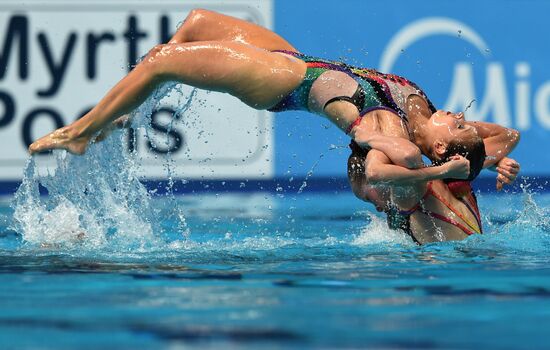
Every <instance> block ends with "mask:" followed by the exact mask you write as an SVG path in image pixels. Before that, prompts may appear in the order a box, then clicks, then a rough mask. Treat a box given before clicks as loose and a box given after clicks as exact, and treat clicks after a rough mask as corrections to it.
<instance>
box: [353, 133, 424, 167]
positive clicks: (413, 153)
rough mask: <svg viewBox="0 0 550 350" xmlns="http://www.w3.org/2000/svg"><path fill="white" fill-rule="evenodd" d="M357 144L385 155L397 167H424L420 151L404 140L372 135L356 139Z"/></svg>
mask: <svg viewBox="0 0 550 350" xmlns="http://www.w3.org/2000/svg"><path fill="white" fill-rule="evenodd" d="M358 140H359V141H358ZM355 142H357V143H358V144H359V146H362V147H365V145H367V146H368V147H370V148H372V149H373V150H377V151H380V152H382V153H384V154H385V155H386V156H387V157H388V158H389V159H390V161H391V162H392V163H393V164H395V166H399V167H404V168H408V169H418V168H422V167H423V166H424V163H423V162H422V153H421V152H420V149H419V148H418V147H417V146H416V145H415V144H414V143H412V142H410V141H409V140H406V139H404V138H401V137H392V136H384V135H382V134H371V135H368V136H367V137H365V138H355Z"/></svg>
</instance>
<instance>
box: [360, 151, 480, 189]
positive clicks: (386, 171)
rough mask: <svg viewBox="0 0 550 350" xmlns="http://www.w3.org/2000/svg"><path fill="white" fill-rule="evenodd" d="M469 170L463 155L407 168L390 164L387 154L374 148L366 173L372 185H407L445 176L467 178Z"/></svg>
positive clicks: (369, 157) (370, 154) (370, 153)
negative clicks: (431, 164) (442, 162)
mask: <svg viewBox="0 0 550 350" xmlns="http://www.w3.org/2000/svg"><path fill="white" fill-rule="evenodd" d="M469 170H470V168H469V162H468V161H467V160H466V159H464V158H463V157H458V158H457V160H452V161H449V162H447V163H444V164H442V165H438V166H433V167H426V168H421V169H407V168H404V167H402V166H398V165H395V164H390V160H389V158H388V157H387V156H386V155H385V154H383V153H382V152H380V151H377V150H372V151H370V152H369V154H368V155H367V162H366V168H365V175H366V178H367V182H368V183H369V184H371V185H377V184H389V185H393V186H406V185H414V184H419V183H422V182H426V183H427V182H428V181H431V180H438V179H445V178H467V177H468V174H469Z"/></svg>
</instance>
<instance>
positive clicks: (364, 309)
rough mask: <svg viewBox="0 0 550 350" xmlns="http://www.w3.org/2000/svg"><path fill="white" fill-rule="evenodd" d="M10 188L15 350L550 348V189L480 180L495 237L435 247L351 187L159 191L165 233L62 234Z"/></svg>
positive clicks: (3, 230)
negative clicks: (29, 221) (18, 207)
mask: <svg viewBox="0 0 550 350" xmlns="http://www.w3.org/2000/svg"><path fill="white" fill-rule="evenodd" d="M11 201H12V198H5V199H4V200H3V201H2V202H1V203H2V204H0V285H1V286H2V288H0V310H1V313H0V347H1V348H3V349H8V348H14V349H15V348H17V349H22V348H33V349H35V348H40V349H69V348H76V347H78V348H82V349H88V348H90V349H91V348H116V349H151V348H176V349H177V348H185V349H187V348H198V349H208V348H223V349H225V348H250V349H262V348H269V349H272V348H296V349H307V348H377V349H400V348H420V349H479V348H487V347H490V348H499V349H520V348H534V349H540V348H545V347H548V341H547V334H548V330H549V329H550V307H549V306H550V264H549V262H550V222H549V220H550V219H549V216H548V212H549V210H548V209H546V208H549V205H550V195H545V194H530V193H527V192H526V193H517V194H481V195H480V196H479V202H480V207H481V209H482V212H483V216H484V226H485V230H486V233H485V234H484V235H482V236H481V235H479V236H475V237H474V236H472V237H470V238H469V239H467V240H465V241H462V242H450V243H438V244H430V245H426V246H421V247H419V246H416V245H415V244H414V243H413V242H412V241H411V240H410V239H408V238H407V237H405V236H404V235H403V234H401V233H399V232H393V231H389V230H388V229H387V228H385V224H384V221H383V219H382V218H381V217H380V216H378V214H375V213H374V212H373V211H372V209H371V208H370V207H369V206H366V205H364V204H363V203H361V202H359V201H358V200H356V199H355V198H354V197H353V196H352V195H351V194H349V193H327V194H315V193H308V192H307V191H304V193H302V194H299V195H298V194H285V195H282V194H278V195H272V194H264V193H249V194H217V195H215V194H212V195H185V196H180V197H171V196H158V197H156V198H155V199H153V200H152V202H151V203H152V204H151V205H152V207H151V210H152V212H154V213H155V220H157V222H156V226H153V227H154V230H153V232H152V234H151V236H147V235H144V234H143V230H144V229H143V227H141V226H136V227H133V226H132V225H131V224H130V226H129V227H127V228H126V229H127V230H126V231H124V235H123V239H120V237H117V235H119V233H118V232H115V233H113V232H111V233H110V234H109V235H107V236H106V237H105V238H104V239H103V240H98V239H97V237H92V236H88V235H87V233H86V232H76V231H75V230H72V231H71V230H68V231H67V232H68V233H67V232H65V233H63V235H62V236H55V237H56V238H55V240H54V241H55V242H54V243H52V242H48V240H47V239H44V237H46V236H44V235H42V236H39V235H36V236H32V235H30V233H29V232H28V231H27V232H26V233H25V234H23V235H22V234H20V233H16V232H14V229H12V227H14V224H13V217H14V212H13V209H12V208H10V205H9V204H10V202H11ZM174 208H178V211H179V213H180V214H182V215H183V216H184V218H185V220H184V223H183V225H182V221H181V220H179V219H177V217H176V216H174V215H173V213H174ZM66 210H67V212H69V211H70V210H69V209H67V208H66ZM180 219H181V217H180ZM55 221H56V224H57V226H55V228H56V229H57V230H58V232H60V231H63V229H64V228H65V227H68V226H70V225H71V222H70V221H71V219H70V218H68V217H66V216H65V215H64V214H63V212H61V213H58V215H57V216H56V219H55ZM128 222H129V221H128ZM35 224H36V225H40V224H41V222H36V223H35ZM42 224H44V225H51V223H47V222H45V221H42ZM32 229H33V228H27V230H31V231H32ZM34 229H38V228H36V227H35V228H34ZM132 232H134V234H135V237H134V238H132V237H131V236H132ZM25 235H26V236H25ZM24 236H25V237H27V240H24V239H23V237H24ZM40 237H42V241H41V238H40ZM47 237H53V236H51V235H50V236H47ZM136 237H137V238H136Z"/></svg>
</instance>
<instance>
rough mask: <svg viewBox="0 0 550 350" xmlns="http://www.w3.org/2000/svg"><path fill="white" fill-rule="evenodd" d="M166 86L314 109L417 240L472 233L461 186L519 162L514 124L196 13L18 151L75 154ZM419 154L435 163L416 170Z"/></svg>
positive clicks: (474, 226)
mask: <svg viewBox="0 0 550 350" xmlns="http://www.w3.org/2000/svg"><path fill="white" fill-rule="evenodd" d="M167 81H179V82H181V83H184V84H188V85H191V86H194V87H197V88H201V89H206V90H212V91H219V92H225V93H229V94H231V95H233V96H235V97H237V98H239V99H240V100H241V101H242V102H244V103H245V104H247V105H249V106H251V107H253V108H256V109H268V110H271V111H283V110H307V111H310V112H312V113H315V114H318V115H322V116H325V117H326V118H328V119H329V120H330V121H331V122H333V123H334V124H335V125H337V126H338V128H340V129H341V130H342V131H344V132H346V133H347V134H349V135H350V137H351V138H352V142H351V145H350V146H351V149H352V154H351V156H350V158H349V161H348V176H349V179H350V182H351V185H352V189H353V191H354V193H355V194H356V195H357V196H358V197H359V198H361V199H363V200H366V201H369V202H371V203H373V204H374V205H375V206H376V208H377V209H378V210H380V211H384V212H386V213H387V214H388V217H389V218H390V222H391V224H392V225H393V226H394V227H399V228H402V229H404V230H405V231H406V232H407V233H409V234H410V235H411V236H412V237H413V239H415V240H416V241H417V242H419V243H424V242H430V241H438V240H450V239H462V238H464V237H467V236H468V235H470V234H472V233H481V231H482V228H481V221H480V214H479V210H478V208H477V201H476V199H475V196H474V195H473V192H472V190H471V188H470V187H469V181H471V180H473V179H474V178H475V177H476V176H477V175H478V174H479V172H480V171H481V169H482V168H493V169H494V170H495V171H497V173H498V175H497V187H498V188H501V187H502V185H503V184H510V183H512V182H513V181H514V180H515V178H516V177H517V174H518V172H519V169H520V167H519V164H518V163H517V162H516V161H515V160H513V159H511V158H508V157H507V156H508V154H509V153H510V152H511V151H512V150H513V149H514V147H515V146H516V144H517V143H518V141H519V133H518V132H517V131H515V130H513V129H509V128H505V127H502V126H499V125H496V124H491V123H484V122H467V121H465V120H464V115H463V114H462V113H451V112H446V111H442V110H437V109H436V108H435V107H434V105H433V104H432V103H431V102H430V100H429V99H428V97H427V95H426V94H425V93H424V92H423V91H422V90H421V89H420V88H419V87H418V86H417V85H415V84H414V83H412V82H411V81H409V80H407V79H405V78H403V77H400V76H397V75H393V74H383V73H380V72H378V71H376V70H373V69H366V68H357V67H352V66H349V65H347V64H344V63H341V62H337V61H330V60H325V59H322V58H317V57H311V56H307V55H304V54H302V53H300V52H299V51H298V50H297V49H296V48H294V47H293V46H292V45H290V44H289V43H288V42H287V41H286V40H284V39H283V38H282V37H280V36H279V35H277V34H275V33H273V32H271V31H269V30H268V29H266V28H263V27H260V26H258V25H255V24H252V23H249V22H246V21H243V20H239V19H236V18H233V17H229V16H225V15H222V14H219V13H215V12H212V11H207V10H201V9H198V10H193V11H191V13H190V14H189V16H188V17H187V18H186V20H185V21H184V23H183V25H182V26H181V27H180V28H179V29H178V31H177V32H176V34H175V35H174V36H173V38H172V39H171V40H170V41H169V42H168V43H167V44H163V45H159V46H156V47H154V48H153V49H152V50H151V51H150V52H149V53H148V55H147V56H146V57H145V58H144V59H143V60H142V62H140V63H139V64H138V65H137V66H136V67H135V68H134V69H133V70H132V71H131V72H130V73H129V74H128V75H127V76H126V77H124V78H123V79H122V80H121V81H120V82H118V83H117V84H116V85H115V86H114V87H113V88H112V89H111V90H110V91H109V92H108V93H107V95H106V96H105V97H103V99H101V101H100V102H99V103H98V104H97V105H96V106H95V107H94V108H93V109H92V110H91V111H90V112H89V113H87V114H86V115H85V116H84V117H82V118H81V119H79V120H78V121H75V122H74V123H72V124H70V125H68V126H66V127H63V128H60V129H58V130H56V131H54V132H52V133H50V134H48V135H46V136H44V137H42V138H40V139H39V140H37V141H36V142H34V143H33V144H31V145H30V147H29V151H30V152H31V153H35V152H41V151H46V150H51V149H65V150H67V151H69V152H71V153H75V154H82V153H84V152H85V151H86V148H87V147H88V145H89V143H90V142H92V141H94V140H96V138H97V137H98V135H99V134H100V133H101V132H105V131H106V130H108V129H109V128H110V127H112V125H115V124H120V123H121V120H123V119H120V118H123V117H122V116H124V115H126V114H128V113H130V112H132V111H133V110H134V109H135V108H136V107H138V106H139V105H140V104H141V103H142V102H143V101H144V100H145V99H146V98H147V97H148V96H149V95H150V94H151V93H152V92H153V91H154V90H155V89H156V88H157V87H158V86H159V85H160V84H162V83H164V82H167ZM421 154H424V155H425V156H427V157H428V158H430V160H431V161H432V162H433V163H434V164H435V166H432V167H425V166H424V165H423V163H422V158H421ZM486 155H487V156H486ZM456 180H467V181H466V182H465V181H461V182H457V181H456Z"/></svg>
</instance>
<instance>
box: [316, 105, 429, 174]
mask: <svg viewBox="0 0 550 350" xmlns="http://www.w3.org/2000/svg"><path fill="white" fill-rule="evenodd" d="M324 113H325V115H326V116H327V118H329V119H330V120H331V121H332V122H333V123H335V124H336V125H337V126H338V127H339V128H340V129H342V130H346V128H348V126H349V125H350V124H351V123H353V122H354V121H355V120H356V119H357V118H358V117H359V112H358V111H357V107H355V105H353V104H352V103H350V102H347V101H338V102H333V103H331V104H329V105H328V106H327V107H326V108H325V109H324ZM349 135H350V136H351V138H352V139H353V140H354V141H355V142H357V144H358V145H359V146H360V147H363V148H372V149H377V150H379V151H381V152H383V153H384V154H386V155H387V156H388V157H389V158H390V160H391V162H392V163H394V164H396V165H400V166H403V167H406V168H410V169H416V168H420V167H422V166H423V165H424V164H423V163H422V157H421V152H420V150H419V149H418V147H417V146H416V145H415V144H414V143H412V142H410V141H409V140H407V139H404V138H401V137H392V136H385V135H382V134H381V133H380V132H379V131H376V130H372V129H367V128H366V127H365V126H364V125H363V124H359V125H357V126H356V127H354V128H353V129H352V130H351V132H350V134H349Z"/></svg>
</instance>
